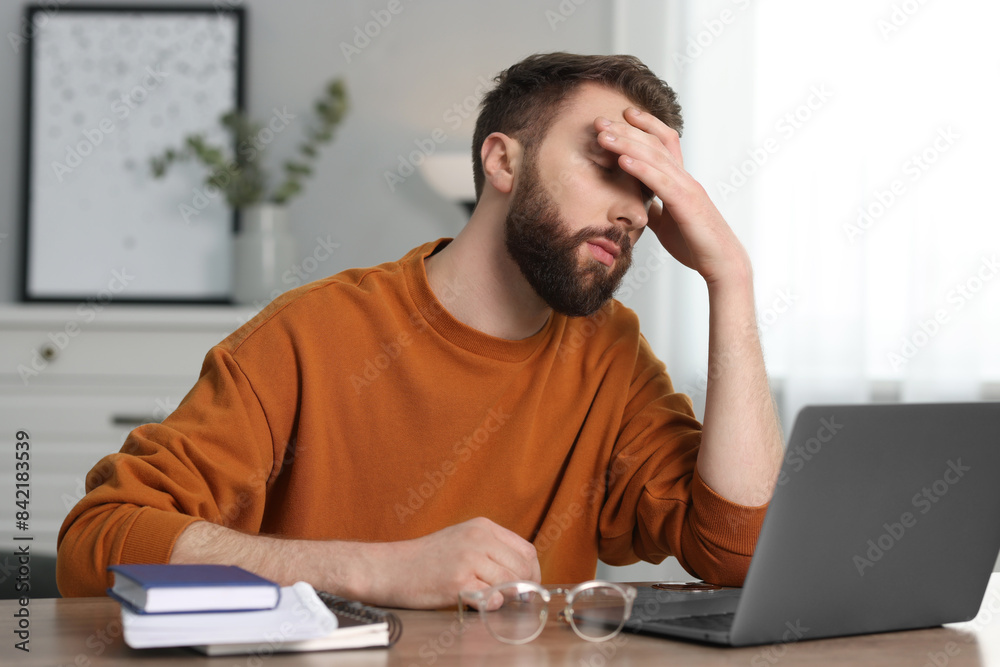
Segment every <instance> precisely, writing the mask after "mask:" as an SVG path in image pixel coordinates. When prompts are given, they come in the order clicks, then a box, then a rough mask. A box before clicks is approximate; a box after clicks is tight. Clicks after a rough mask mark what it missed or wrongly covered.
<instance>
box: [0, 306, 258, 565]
mask: <svg viewBox="0 0 1000 667" xmlns="http://www.w3.org/2000/svg"><path fill="white" fill-rule="evenodd" d="M252 315H253V313H252V312H250V311H247V310H245V309H237V308H233V307H225V306H205V307H190V306H186V307H179V306H126V305H116V306H107V307H105V308H104V309H102V310H101V311H99V312H98V311H96V310H94V308H93V307H89V306H88V307H81V306H77V305H76V304H72V305H66V306H62V305H59V306H51V305H34V304H26V305H9V306H2V307H0V544H2V545H3V551H4V552H7V553H11V552H12V551H13V550H14V549H13V548H9V547H10V546H11V545H14V544H16V542H15V541H14V537H15V536H19V537H25V536H31V537H32V538H33V540H32V548H31V550H32V552H33V553H36V554H44V553H51V554H54V553H55V549H56V536H57V535H58V532H59V527H60V525H61V524H62V521H63V518H64V517H65V516H66V514H67V512H68V511H69V509H70V508H71V507H73V505H74V504H75V503H76V501H77V500H78V499H79V498H81V497H82V496H83V493H84V484H85V480H86V476H87V472H88V471H89V470H90V469H91V467H93V465H94V464H95V463H96V462H97V461H98V460H100V458H101V457H103V456H104V455H106V454H109V453H112V452H115V451H117V450H118V449H119V448H120V447H121V445H122V443H123V442H124V440H125V436H127V435H128V433H129V431H131V430H132V428H134V427H135V426H137V425H138V424H143V423H147V422H150V421H160V420H162V419H163V418H164V417H166V415H167V414H169V413H170V412H171V411H172V410H173V409H174V408H175V407H176V406H177V404H178V403H179V402H180V400H181V399H182V398H183V397H184V395H185V394H186V393H187V392H188V390H190V388H191V386H192V385H193V384H194V382H195V380H197V378H198V373H199V371H200V370H201V362H202V359H203V358H204V357H205V354H206V353H207V352H208V350H209V349H210V348H211V347H212V346H213V345H215V344H216V343H218V342H219V341H221V340H222V339H223V338H225V337H226V336H227V335H229V333H231V332H232V331H233V330H234V329H236V328H237V327H239V326H240V325H241V324H242V323H243V322H245V321H246V320H247V319H249V318H250V317H251V316H252ZM18 431H25V432H26V433H28V434H29V436H30V438H29V443H30V449H29V451H30V459H29V462H30V469H29V473H30V485H31V486H30V492H31V495H30V500H29V503H28V509H27V511H28V529H27V530H19V529H18V527H17V524H16V522H17V519H18V515H17V512H19V511H23V510H22V508H20V507H18V506H17V505H16V504H15V502H16V500H17V498H16V497H15V491H16V486H15V484H16V483H17V480H16V478H15V475H16V473H17V471H16V470H15V443H16V442H17V440H16V436H17V433H18ZM22 479H23V476H22ZM22 499H23V495H22ZM21 516H23V515H21ZM2 565H3V563H0V567H2Z"/></svg>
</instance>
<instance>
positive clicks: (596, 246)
mask: <svg viewBox="0 0 1000 667" xmlns="http://www.w3.org/2000/svg"><path fill="white" fill-rule="evenodd" d="M587 248H589V249H590V252H591V254H592V255H593V256H594V257H595V258H596V259H597V261H598V262H600V263H601V264H604V265H606V266H611V265H612V264H614V263H615V259H616V258H617V257H618V255H620V254H621V248H619V247H618V246H617V245H616V244H615V243H614V242H612V241H609V240H608V239H601V238H597V239H590V240H589V241H587Z"/></svg>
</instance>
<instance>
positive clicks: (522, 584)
mask: <svg viewBox="0 0 1000 667" xmlns="http://www.w3.org/2000/svg"><path fill="white" fill-rule="evenodd" d="M497 593H500V594H501V595H502V596H503V604H502V605H501V606H500V607H499V608H498V609H496V610H494V611H488V610H487V606H488V605H489V601H490V598H492V597H493V596H494V595H496V594H497ZM553 595H565V596H566V606H565V607H563V609H562V616H563V617H564V618H565V619H566V621H568V622H569V625H570V627H571V628H573V631H574V632H576V634H577V635H579V636H580V637H581V638H582V639H586V640H587V641H589V642H603V641H607V640H608V639H611V638H612V637H614V636H615V635H617V634H618V633H619V632H621V630H622V627H623V626H624V625H625V621H627V620H628V618H629V616H631V615H632V603H633V602H634V601H635V596H636V590H635V588H633V587H632V586H629V585H627V584H617V583H612V582H610V581H587V582H584V583H582V584H579V585H578V586H574V587H573V588H569V589H567V588H558V587H549V588H543V587H542V586H540V585H539V584H536V583H535V582H533V581H513V582H509V583H506V584H497V585H496V586H492V587H490V588H487V589H485V590H482V591H463V592H461V593H459V594H458V620H459V622H461V623H464V622H465V618H464V608H465V605H466V604H468V605H469V606H472V607H475V608H477V609H478V610H479V615H480V616H481V617H482V619H483V625H485V626H486V629H487V630H488V631H489V633H490V634H491V635H493V636H494V637H495V638H496V639H499V640H500V641H502V642H504V643H507V644H526V643H528V642H530V641H531V640H532V639H534V638H535V637H537V636H538V635H540V634H541V632H542V629H543V628H544V627H545V622H546V620H547V619H548V617H549V602H550V601H551V600H552V596H553Z"/></svg>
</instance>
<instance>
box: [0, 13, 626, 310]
mask: <svg viewBox="0 0 1000 667" xmlns="http://www.w3.org/2000/svg"><path fill="white" fill-rule="evenodd" d="M216 2H219V3H220V4H235V5H241V6H245V7H246V8H247V11H248V23H249V30H248V33H247V44H248V49H247V53H248V62H247V63H246V66H247V73H248V75H247V78H246V81H247V98H246V99H247V103H248V107H249V110H250V112H251V114H253V115H254V116H257V117H260V118H261V119H265V120H266V118H267V117H268V116H269V115H270V113H271V109H272V108H274V107H279V108H281V107H288V109H289V111H292V112H293V113H294V112H295V110H303V111H304V110H306V109H307V108H308V107H309V105H310V104H311V102H312V100H313V99H314V98H315V96H316V95H317V93H318V92H319V91H320V89H321V87H322V85H323V83H324V82H326V81H327V80H328V79H330V78H331V77H334V76H342V77H344V78H345V80H346V82H347V85H348V88H349V92H350V95H351V98H352V108H351V112H350V115H349V116H348V118H347V120H346V121H345V122H344V124H343V125H342V126H341V127H340V129H339V131H338V136H337V138H336V140H335V142H334V143H333V144H332V145H331V146H330V147H329V149H328V150H327V151H326V152H325V153H324V154H323V155H322V157H321V159H320V161H319V164H318V168H317V173H316V174H315V177H314V178H313V179H312V180H311V181H309V182H308V184H307V186H306V187H307V189H306V191H305V193H304V195H303V196H302V197H300V198H299V199H297V200H295V201H294V203H293V205H292V207H291V216H292V221H293V224H294V226H295V234H296V237H297V240H298V246H299V248H298V249H299V256H300V257H306V256H309V255H312V253H313V250H314V249H315V247H316V245H317V242H316V239H317V237H322V238H324V239H325V238H326V237H327V235H329V236H330V237H331V240H332V241H333V242H334V243H339V244H340V248H339V249H338V252H337V253H335V254H334V256H332V257H331V258H330V259H328V260H326V261H325V262H323V263H321V264H320V265H319V268H318V269H317V270H316V272H315V273H314V274H313V275H310V276H309V278H310V279H318V278H321V277H324V276H326V275H330V274H332V273H336V272H337V271H340V270H342V269H345V268H349V267H353V266H367V265H371V264H377V263H379V262H383V261H387V260H392V259H396V258H398V257H400V256H401V255H403V254H404V253H405V252H406V251H407V250H409V249H410V248H412V247H414V246H416V245H418V244H420V243H422V242H425V241H427V240H432V239H435V238H438V237H441V236H451V235H454V234H455V233H456V232H457V231H458V230H459V229H460V227H461V225H462V224H463V220H464V214H463V212H462V211H461V210H460V209H459V208H458V207H456V206H454V205H451V204H449V203H447V202H444V201H442V200H441V199H440V198H439V197H437V196H436V195H435V194H434V193H433V192H432V191H431V190H430V189H429V188H428V187H427V185H426V184H425V182H424V181H423V179H422V178H421V177H420V175H419V174H417V175H414V176H411V177H409V178H407V179H406V181H405V182H404V183H403V184H402V185H399V186H397V187H396V189H395V191H394V192H392V191H390V189H389V187H388V185H387V184H386V180H385V178H384V172H385V171H386V170H394V169H395V168H396V167H397V166H398V161H399V156H400V155H403V156H406V155H408V154H409V153H410V152H411V151H413V150H417V146H416V145H415V144H414V142H415V141H422V140H426V139H428V137H430V136H431V133H432V132H433V131H435V130H437V129H440V130H441V131H443V132H444V134H445V136H446V137H447V139H446V140H445V141H444V142H443V143H440V144H437V146H436V150H448V151H466V150H467V149H468V147H469V145H470V143H471V136H472V129H473V125H474V122H475V113H474V112H473V114H471V115H470V116H469V117H468V118H467V119H465V120H463V121H462V122H460V123H459V122H458V120H461V119H460V117H459V116H458V115H457V114H455V113H454V112H452V113H450V114H448V116H447V117H446V114H447V113H448V112H449V110H450V109H452V107H453V105H455V104H462V103H463V102H465V101H466V98H467V97H469V96H470V95H471V96H477V95H478V94H479V93H481V92H482V85H481V83H480V82H481V81H482V80H489V79H491V78H492V77H493V76H494V75H495V74H496V73H497V72H498V71H499V70H501V69H503V68H504V67H506V66H508V65H510V64H512V63H514V62H516V61H517V60H519V59H521V58H522V57H524V56H526V55H528V54H530V53H534V52H542V51H555V50H567V51H576V52H581V53H608V52H610V49H611V47H612V27H611V24H612V8H611V6H610V4H609V3H604V2H595V1H592V0H591V1H585V2H581V0H575V2H571V1H570V0H563V2H562V5H563V10H564V13H565V14H568V16H565V17H564V16H563V15H562V14H559V11H560V10H559V7H560V0H548V1H544V2H537V1H532V0H512V1H507V2H503V3H475V4H473V3H468V2H460V1H459V0H435V1H433V2H429V1H425V2H416V1H415V0H399V6H400V7H401V8H402V11H400V12H399V13H398V14H396V15H393V16H392V17H391V21H389V22H388V24H387V25H386V26H385V27H384V28H382V29H381V32H380V33H379V34H377V35H376V37H374V38H373V39H371V42H370V44H368V45H367V46H366V47H365V48H364V49H362V50H361V53H359V54H352V55H351V57H350V62H348V59H347V58H346V57H345V55H344V54H343V52H342V49H341V47H340V44H341V42H347V43H351V42H352V41H353V40H354V38H355V28H356V27H362V28H363V27H364V25H365V23H367V22H369V21H372V20H373V18H372V14H371V13H372V12H373V11H375V12H384V10H385V9H386V8H387V6H388V5H389V0H355V1H354V2H340V1H337V2H333V1H330V0H283V1H282V2H280V3H279V2H275V1H274V0H245V1H241V0H216ZM577 3H579V5H578V4H577ZM109 4H123V3H121V2H115V1H114V0H112V1H111V2H110V3H109ZM130 4H135V3H134V2H133V3H130ZM158 4H183V3H182V2H176V0H162V2H159V3H158ZM204 4H206V5H210V3H209V2H205V3H204ZM568 9H572V12H570V11H568ZM546 12H555V13H556V15H558V17H559V18H560V19H563V18H565V20H559V21H557V22H553V21H550V19H551V18H552V16H553V14H548V15H547V14H546ZM21 14H22V5H21V3H20V2H16V1H14V0H0V36H3V41H2V44H0V90H2V91H4V92H3V94H0V302H10V301H16V300H17V299H18V298H19V292H20V275H21V271H22V268H21V224H22V223H21V220H20V217H19V216H20V213H19V211H20V200H21V187H22V181H21V170H20V164H21V155H20V152H21V150H22V146H21V127H22V125H21V124H22V122H23V120H22V113H21V104H22V87H23V81H22V68H23V62H22V56H23V49H22V50H21V54H16V53H14V50H13V48H12V47H11V44H10V41H9V39H8V38H7V36H8V34H9V33H11V32H13V33H15V34H16V33H18V32H19V31H20V29H21V26H20V20H21ZM382 16H383V18H384V16H385V14H383V15H382ZM456 119H457V120H456ZM300 131H301V126H298V127H291V128H290V130H289V131H288V132H286V133H283V134H282V135H281V136H279V137H278V139H276V140H275V142H274V143H273V144H272V145H271V147H270V148H271V150H270V155H269V158H268V160H267V162H266V164H268V165H280V164H281V160H282V158H283V157H285V156H287V155H288V154H290V152H291V150H292V149H293V147H294V139H296V137H294V136H292V134H294V133H297V132H300ZM286 135H287V136H286ZM438 136H440V135H438ZM424 145H425V146H426V145H427V144H426V143H425V144H424ZM470 178H471V176H470ZM4 234H6V236H2V235H4Z"/></svg>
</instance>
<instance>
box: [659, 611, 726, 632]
mask: <svg viewBox="0 0 1000 667" xmlns="http://www.w3.org/2000/svg"><path fill="white" fill-rule="evenodd" d="M734 616H735V614H733V613H728V614H700V615H698V616H681V617H679V618H665V619H663V621H662V622H663V623H668V624H670V625H679V626H681V627H684V628H695V629H697V630H721V631H723V632H728V631H729V630H731V629H732V627H733V617H734Z"/></svg>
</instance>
